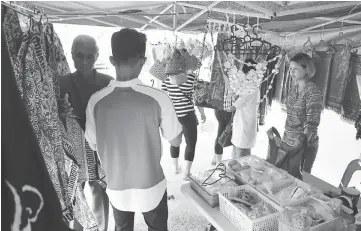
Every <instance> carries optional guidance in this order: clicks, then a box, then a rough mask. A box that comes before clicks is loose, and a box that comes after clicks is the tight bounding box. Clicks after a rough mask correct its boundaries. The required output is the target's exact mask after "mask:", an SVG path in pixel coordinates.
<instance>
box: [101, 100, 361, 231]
mask: <svg viewBox="0 0 361 231" xmlns="http://www.w3.org/2000/svg"><path fill="white" fill-rule="evenodd" d="M206 115H207V122H206V123H204V124H202V125H200V126H199V127H198V143H197V147H196V157H195V160H194V165H193V168H192V171H193V172H197V171H204V170H207V169H209V168H211V165H210V162H211V159H212V155H213V144H214V138H215V135H216V129H217V123H216V119H215V116H214V114H213V111H212V110H210V109H206ZM285 116H286V115H285V114H284V113H283V112H282V111H281V109H280V107H279V106H278V105H277V104H275V105H274V106H273V107H272V111H270V112H269V114H268V116H267V121H266V125H265V126H262V127H260V131H259V133H258V138H257V147H255V148H254V149H253V150H252V152H253V154H254V155H257V156H259V157H262V158H265V157H266V156H267V149H268V139H267V136H266V134H265V133H266V131H267V130H268V129H269V128H270V127H271V126H274V127H276V128H277V129H278V130H279V132H280V133H281V134H282V132H283V126H284V121H285ZM355 134H356V133H355V128H354V127H353V125H352V124H347V123H345V122H343V121H341V120H340V117H339V115H337V114H335V113H333V112H329V111H326V112H324V114H323V115H322V121H321V125H320V149H319V154H318V156H317V159H316V162H315V165H314V169H313V172H312V174H313V175H315V176H317V177H319V178H321V179H323V180H325V181H327V182H329V183H331V184H332V185H335V186H337V185H338V184H339V182H340V179H341V177H342V174H343V171H344V169H345V168H346V166H347V164H348V163H349V162H350V161H351V160H353V159H356V158H358V157H359V155H360V150H361V142H356V141H355ZM184 146H185V145H184V144H182V146H181V153H182V152H183V150H184ZM163 148H164V152H163V153H164V156H163V159H162V166H163V168H164V172H165V175H166V178H167V180H168V193H169V195H174V197H175V200H170V201H169V230H171V231H203V230H204V226H205V224H207V221H206V220H205V219H204V218H203V217H202V216H201V215H200V214H199V213H198V212H197V211H196V209H194V207H193V206H192V205H191V204H190V203H189V202H188V201H187V198H185V197H184V196H183V195H182V194H181V192H180V186H181V185H182V184H183V183H185V182H184V181H183V180H182V178H181V176H180V175H174V174H172V172H171V158H170V155H169V144H168V143H167V142H166V141H163ZM230 152H231V148H226V149H225V151H224V153H225V154H224V158H226V159H227V158H230ZM357 177H358V178H357V179H361V177H360V176H357ZM359 181H360V180H359ZM135 220H136V224H135V231H144V230H146V226H145V223H144V221H143V217H142V216H141V214H137V215H136V218H135ZM113 228H114V220H113V218H112V216H111V217H110V227H109V229H108V230H109V231H113Z"/></svg>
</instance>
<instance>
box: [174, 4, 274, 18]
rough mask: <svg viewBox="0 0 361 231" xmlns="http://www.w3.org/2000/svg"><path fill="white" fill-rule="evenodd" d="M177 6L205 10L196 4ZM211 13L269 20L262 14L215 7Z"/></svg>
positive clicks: (204, 7)
mask: <svg viewBox="0 0 361 231" xmlns="http://www.w3.org/2000/svg"><path fill="white" fill-rule="evenodd" d="M177 4H178V5H180V6H186V7H190V8H195V9H201V10H203V9H207V7H206V6H201V5H197V4H189V3H183V2H177ZM212 11H214V12H220V13H225V14H235V15H242V16H249V17H259V18H265V19H270V17H268V16H267V15H265V14H263V13H262V14H259V13H253V12H247V11H240V10H232V9H223V8H216V7H213V8H212Z"/></svg>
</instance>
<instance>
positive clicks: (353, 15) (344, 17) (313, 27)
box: [287, 11, 361, 36]
mask: <svg viewBox="0 0 361 231" xmlns="http://www.w3.org/2000/svg"><path fill="white" fill-rule="evenodd" d="M357 15H361V11H360V12H357V13H354V14H349V15H346V16H343V17H340V18H337V19H334V20H331V21H328V22H325V23H322V24H319V25H316V26H311V27H307V28H305V29H303V30H300V31H299V32H294V33H290V34H287V36H292V35H296V34H300V33H303V32H306V31H309V30H312V29H315V28H318V27H322V26H326V25H329V24H332V23H335V22H340V21H343V20H345V19H348V18H352V17H355V16H357Z"/></svg>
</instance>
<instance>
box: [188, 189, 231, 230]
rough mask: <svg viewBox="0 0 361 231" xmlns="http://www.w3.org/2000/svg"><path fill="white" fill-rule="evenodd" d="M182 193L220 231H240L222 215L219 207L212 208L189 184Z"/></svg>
mask: <svg viewBox="0 0 361 231" xmlns="http://www.w3.org/2000/svg"><path fill="white" fill-rule="evenodd" d="M181 192H182V193H183V194H184V196H185V197H186V198H188V199H189V200H191V201H192V202H193V205H194V206H195V207H196V208H197V209H198V211H199V212H200V213H201V214H202V216H204V217H205V218H206V219H207V220H208V221H209V222H210V223H211V224H212V225H213V226H214V227H215V228H216V229H217V230H218V231H238V229H237V228H236V227H235V226H234V225H233V224H232V223H231V222H230V221H229V220H228V219H227V218H226V217H225V216H223V214H222V213H221V211H220V210H219V207H216V208H211V207H210V206H209V205H208V204H207V203H206V202H205V201H204V199H203V198H202V197H200V196H199V195H198V194H197V193H196V192H195V191H193V189H192V188H191V186H190V184H189V183H186V184H183V185H182V186H181Z"/></svg>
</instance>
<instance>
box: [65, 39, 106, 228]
mask: <svg viewBox="0 0 361 231" xmlns="http://www.w3.org/2000/svg"><path fill="white" fill-rule="evenodd" d="M71 52H72V58H73V61H74V66H75V69H76V71H75V72H74V73H71V74H69V75H66V76H63V77H61V78H60V92H61V97H62V98H64V101H65V104H64V105H63V106H65V107H67V106H68V108H67V110H66V111H68V112H69V111H72V112H73V113H72V114H73V115H75V118H76V120H77V121H78V123H79V125H80V127H81V128H82V129H83V131H85V124H86V116H85V110H86V107H87V104H88V101H89V99H90V97H91V96H92V95H93V94H94V93H96V92H97V91H100V90H101V89H103V88H104V87H106V86H107V85H108V84H109V82H110V81H111V80H112V79H113V78H112V77H110V76H108V75H104V74H101V73H98V72H97V71H96V70H95V69H94V64H95V62H96V60H97V58H98V55H99V52H98V46H97V44H96V41H95V39H94V38H92V37H90V36H87V35H79V36H77V37H76V38H75V39H74V42H73V45H72V50H71ZM69 106H70V107H71V108H70V107H69ZM86 149H87V151H86V158H87V160H86V162H87V166H88V174H89V185H90V189H91V192H92V203H91V204H92V210H93V213H94V216H95V218H96V220H97V223H98V227H99V231H107V229H108V217H109V199H108V196H107V194H106V192H105V187H106V185H105V182H104V181H103V180H104V179H102V178H101V176H99V175H100V174H99V172H100V171H99V161H98V158H97V154H96V153H95V152H94V151H93V150H91V149H90V147H89V145H88V143H87V142H86ZM74 228H76V227H74Z"/></svg>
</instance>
